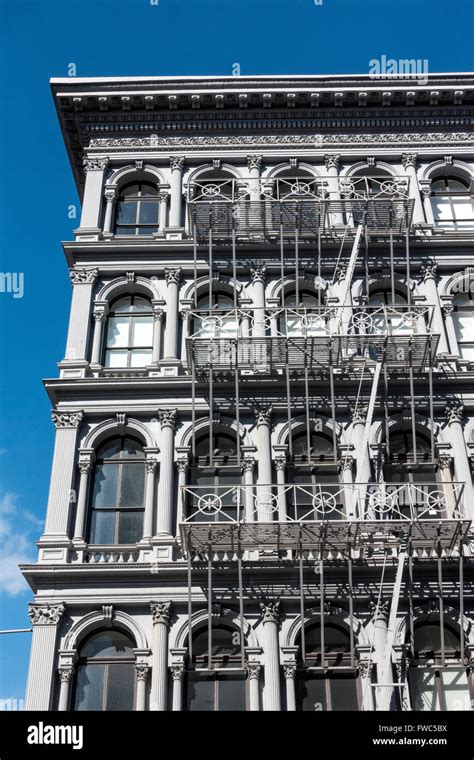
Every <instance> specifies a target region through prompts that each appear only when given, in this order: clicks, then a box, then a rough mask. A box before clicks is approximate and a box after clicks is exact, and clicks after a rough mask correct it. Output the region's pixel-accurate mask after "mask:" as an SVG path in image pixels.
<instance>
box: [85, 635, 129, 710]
mask: <svg viewBox="0 0 474 760" xmlns="http://www.w3.org/2000/svg"><path fill="white" fill-rule="evenodd" d="M133 646H134V644H133V642H132V641H131V640H130V639H129V637H128V636H126V635H125V633H122V632H121V631H117V630H114V629H113V628H110V629H108V630H106V631H100V632H99V633H94V634H93V635H92V636H90V637H89V638H88V639H87V640H86V641H85V642H84V644H83V645H82V647H81V649H80V652H79V662H78V666H77V672H76V678H75V684H74V692H73V710H75V711H83V710H94V711H101V710H129V711H130V710H133V709H134V702H135V655H134V653H133Z"/></svg>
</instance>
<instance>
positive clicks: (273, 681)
mask: <svg viewBox="0 0 474 760" xmlns="http://www.w3.org/2000/svg"><path fill="white" fill-rule="evenodd" d="M260 609H261V611H262V623H263V632H264V641H265V643H264V664H265V670H264V674H265V698H264V701H265V710H266V711H270V710H281V697H280V649H279V645H278V624H279V620H280V602H274V601H266V602H264V603H261V604H260Z"/></svg>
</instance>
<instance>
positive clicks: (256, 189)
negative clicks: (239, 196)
mask: <svg viewBox="0 0 474 760" xmlns="http://www.w3.org/2000/svg"><path fill="white" fill-rule="evenodd" d="M262 160H263V159H262V156H247V166H248V170H249V177H250V181H249V195H250V200H251V201H260V200H261V193H260V170H261V168H262Z"/></svg>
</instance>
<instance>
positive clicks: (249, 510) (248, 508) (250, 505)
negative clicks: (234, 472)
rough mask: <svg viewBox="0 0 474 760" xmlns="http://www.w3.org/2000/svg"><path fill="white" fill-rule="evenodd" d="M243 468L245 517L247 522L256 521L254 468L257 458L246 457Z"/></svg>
mask: <svg viewBox="0 0 474 760" xmlns="http://www.w3.org/2000/svg"><path fill="white" fill-rule="evenodd" d="M242 470H243V476H244V518H245V522H247V523H250V522H255V503H254V497H255V488H254V482H253V478H254V474H253V473H254V470H255V459H254V458H253V457H245V458H244V459H243V460H242Z"/></svg>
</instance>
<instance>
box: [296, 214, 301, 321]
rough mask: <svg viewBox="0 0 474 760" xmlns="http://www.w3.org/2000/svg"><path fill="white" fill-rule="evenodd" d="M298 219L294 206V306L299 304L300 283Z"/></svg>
mask: <svg viewBox="0 0 474 760" xmlns="http://www.w3.org/2000/svg"><path fill="white" fill-rule="evenodd" d="M298 221H299V211H298V206H296V211H295V270H296V274H295V289H296V293H295V295H296V308H298V307H299V305H300V284H299V276H300V271H299V240H298Z"/></svg>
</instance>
